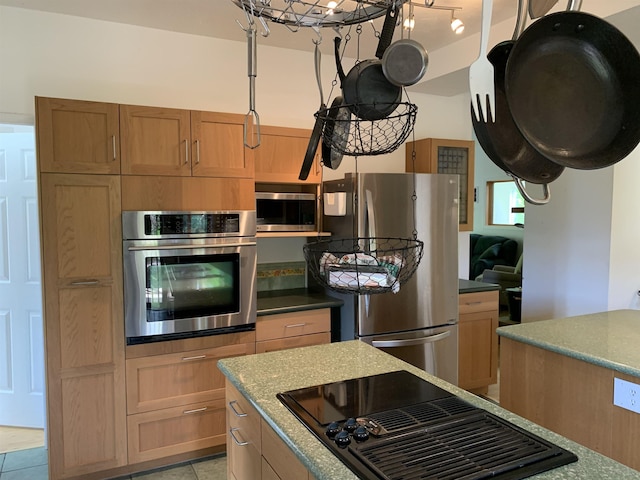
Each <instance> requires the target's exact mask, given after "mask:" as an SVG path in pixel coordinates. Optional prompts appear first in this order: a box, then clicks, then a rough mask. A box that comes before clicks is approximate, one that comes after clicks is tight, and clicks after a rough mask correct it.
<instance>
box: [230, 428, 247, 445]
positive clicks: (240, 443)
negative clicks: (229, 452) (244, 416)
mask: <svg viewBox="0 0 640 480" xmlns="http://www.w3.org/2000/svg"><path fill="white" fill-rule="evenodd" d="M238 430H240V429H239V428H232V429H230V430H229V435H231V438H233V441H234V442H236V445H238V446H239V447H244V446H245V445H249V442H241V441H239V440H238V439H237V438H236V435H235V433H234V432H236V431H238Z"/></svg>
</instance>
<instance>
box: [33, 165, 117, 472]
mask: <svg viewBox="0 0 640 480" xmlns="http://www.w3.org/2000/svg"><path fill="white" fill-rule="evenodd" d="M40 186H41V189H40V212H41V216H40V221H41V243H42V269H43V287H44V288H43V291H44V298H43V300H44V325H45V351H46V352H47V367H46V368H47V422H48V428H47V432H48V436H49V439H48V440H49V441H48V446H49V473H50V474H49V477H50V478H52V479H58V478H67V477H72V476H82V475H86V474H89V473H92V472H98V471H102V470H105V469H109V468H115V467H119V466H122V465H126V463H127V446H126V442H125V441H124V439H125V438H126V402H125V397H124V395H123V394H124V391H125V373H124V320H123V313H122V235H121V226H120V225H121V220H120V183H119V178H118V177H117V176H109V175H66V174H51V173H42V174H41V175H40ZM88 200H90V201H88Z"/></svg>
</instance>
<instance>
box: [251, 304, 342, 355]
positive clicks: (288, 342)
mask: <svg viewBox="0 0 640 480" xmlns="http://www.w3.org/2000/svg"><path fill="white" fill-rule="evenodd" d="M325 343H331V309H329V308H322V309H318V310H305V311H302V312H293V313H281V314H276V315H264V316H259V317H258V318H257V320H256V353H264V352H273V351H276V350H285V349H287V348H296V347H308V346H310V345H321V344H325Z"/></svg>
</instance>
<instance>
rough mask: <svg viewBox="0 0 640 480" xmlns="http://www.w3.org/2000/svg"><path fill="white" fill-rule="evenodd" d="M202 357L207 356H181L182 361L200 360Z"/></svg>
mask: <svg viewBox="0 0 640 480" xmlns="http://www.w3.org/2000/svg"><path fill="white" fill-rule="evenodd" d="M203 358H207V356H206V355H195V356H193V357H182V361H183V362H186V361H188V360H202V359H203Z"/></svg>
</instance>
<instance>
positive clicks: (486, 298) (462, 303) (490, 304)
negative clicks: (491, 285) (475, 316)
mask: <svg viewBox="0 0 640 480" xmlns="http://www.w3.org/2000/svg"><path fill="white" fill-rule="evenodd" d="M492 310H498V291H497V290H491V291H488V292H473V293H465V294H462V295H460V296H459V303H458V313H459V314H460V315H464V314H467V313H476V312H487V311H492Z"/></svg>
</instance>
